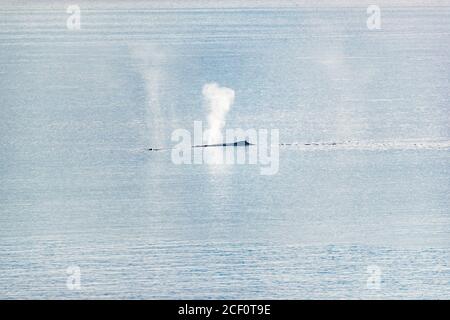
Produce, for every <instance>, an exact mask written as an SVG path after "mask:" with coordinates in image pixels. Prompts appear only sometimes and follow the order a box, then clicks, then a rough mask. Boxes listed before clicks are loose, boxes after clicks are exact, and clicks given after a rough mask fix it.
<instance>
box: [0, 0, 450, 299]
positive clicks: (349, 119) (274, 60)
mask: <svg viewBox="0 0 450 320" xmlns="http://www.w3.org/2000/svg"><path fill="white" fill-rule="evenodd" d="M381 9H382V16H381V17H382V20H381V22H382V24H381V29H380V30H369V29H368V28H367V25H366V20H367V17H368V15H367V13H366V8H365V7H358V8H331V7H322V8H306V7H296V8H260V7H259V8H252V7H250V6H247V7H246V8H228V9H223V8H222V9H221V8H219V9H217V8H216V9H214V8H201V7H199V8H195V9H186V8H184V9H181V8H170V9H161V8H158V7H157V6H155V5H152V6H148V7H142V4H141V7H139V8H137V7H133V3H132V2H128V3H126V4H124V5H121V6H116V7H115V6H112V5H109V6H106V5H104V6H101V5H97V6H90V5H89V4H87V3H84V6H83V4H82V5H81V30H68V29H67V27H66V20H67V18H68V17H69V16H70V14H68V13H66V6H65V5H63V4H62V3H61V4H59V3H58V2H56V3H52V4H45V3H42V2H40V3H39V5H38V3H36V4H34V6H19V5H15V4H14V3H11V4H9V5H6V6H2V7H1V8H0V112H1V116H0V147H1V152H0V298H4V299H5V298H6V299H17V298H26V299H30V298H39V299H47V298H57V299H65V298H77V299H78V298H130V299H141V298H147V299H153V298H163V299H169V298H174V299H179V298H189V299H191V298H192V299H195V298H201V299H212V298H220V299H221V298H231V299H232V298H254V299H257V298H286V299H311V298H325V299H333V298H338V299H341V298H351V299H361V298H362V299H365V298H376V299H377V298H390V299H392V298H400V299H405V298H414V299H420V298H427V299H428V298H446V299H448V298H450V250H449V249H450V234H449V231H450V197H449V194H450V169H449V168H450V157H449V150H450V143H449V141H450V116H449V115H450V113H449V111H450V90H449V89H450V83H449V74H450V59H449V58H450V8H449V7H434V8H433V7H429V8H427V7H416V8H407V7H398V8H381ZM210 82H217V83H219V84H220V85H223V86H226V87H229V88H232V89H233V90H234V91H235V94H236V99H235V103H234V105H233V106H232V108H231V110H230V112H229V113H228V115H227V123H226V126H227V127H230V128H244V129H247V128H256V129H260V128H263V129H279V132H280V143H299V145H290V146H284V147H283V146H282V147H281V148H280V160H279V172H278V173H277V174H275V175H271V176H265V175H261V174H260V170H259V167H258V166H257V165H234V166H233V165H231V166H226V167H216V166H208V165H175V164H174V163H173V162H172V161H171V153H170V152H148V151H146V148H149V147H154V146H158V147H159V146H170V145H171V144H172V142H171V141H170V135H171V132H172V131H173V130H174V129H177V128H186V129H189V130H191V129H192V127H193V122H194V121H195V120H201V121H206V111H205V107H204V105H203V101H202V99H203V98H202V94H201V91H202V86H203V85H204V84H205V83H210ZM311 142H318V143H320V144H321V143H325V142H326V143H328V142H336V143H337V144H336V145H335V146H333V147H323V148H322V147H317V146H309V147H305V146H304V143H311ZM301 146H303V147H301ZM71 266H76V267H79V268H80V270H81V277H80V279H81V283H80V287H79V288H75V290H71V289H70V287H68V286H67V283H66V282H67V279H68V276H69V275H68V273H67V272H66V271H67V268H68V267H71ZM368 268H369V269H368ZM374 268H375V270H378V271H377V273H376V274H375V276H376V281H375V285H373V283H372V282H371V281H372V280H373V277H374V274H371V273H370V270H374ZM368 270H369V271H368ZM371 277H372V278H371ZM72 289H73V288H72Z"/></svg>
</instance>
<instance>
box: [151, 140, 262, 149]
mask: <svg viewBox="0 0 450 320" xmlns="http://www.w3.org/2000/svg"><path fill="white" fill-rule="evenodd" d="M252 145H253V143H250V142H248V141H247V140H241V141H236V142H231V143H217V144H201V145H196V146H192V148H208V147H241V146H243V147H246V146H252ZM164 149H165V148H149V149H148V150H149V151H159V150H164Z"/></svg>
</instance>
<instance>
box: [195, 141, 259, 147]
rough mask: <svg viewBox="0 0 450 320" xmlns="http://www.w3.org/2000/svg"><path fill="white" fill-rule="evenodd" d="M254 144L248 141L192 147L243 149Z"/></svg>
mask: <svg viewBox="0 0 450 320" xmlns="http://www.w3.org/2000/svg"><path fill="white" fill-rule="evenodd" d="M251 145H253V144H252V143H250V142H248V141H247V140H242V141H236V142H231V143H218V144H202V145H197V146H192V148H207V147H241V146H251Z"/></svg>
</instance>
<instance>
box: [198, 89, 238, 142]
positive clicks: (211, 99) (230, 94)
mask: <svg viewBox="0 0 450 320" xmlns="http://www.w3.org/2000/svg"><path fill="white" fill-rule="evenodd" d="M202 93H203V98H204V99H205V102H206V107H207V108H208V111H209V114H208V131H207V134H206V141H207V143H208V144H214V143H222V142H223V135H222V129H223V127H224V126H225V122H226V116H227V113H228V111H230V108H231V105H232V104H233V102H234V90H233V89H230V88H226V87H220V86H219V85H218V84H217V83H207V84H205V85H204V86H203V90H202Z"/></svg>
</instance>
